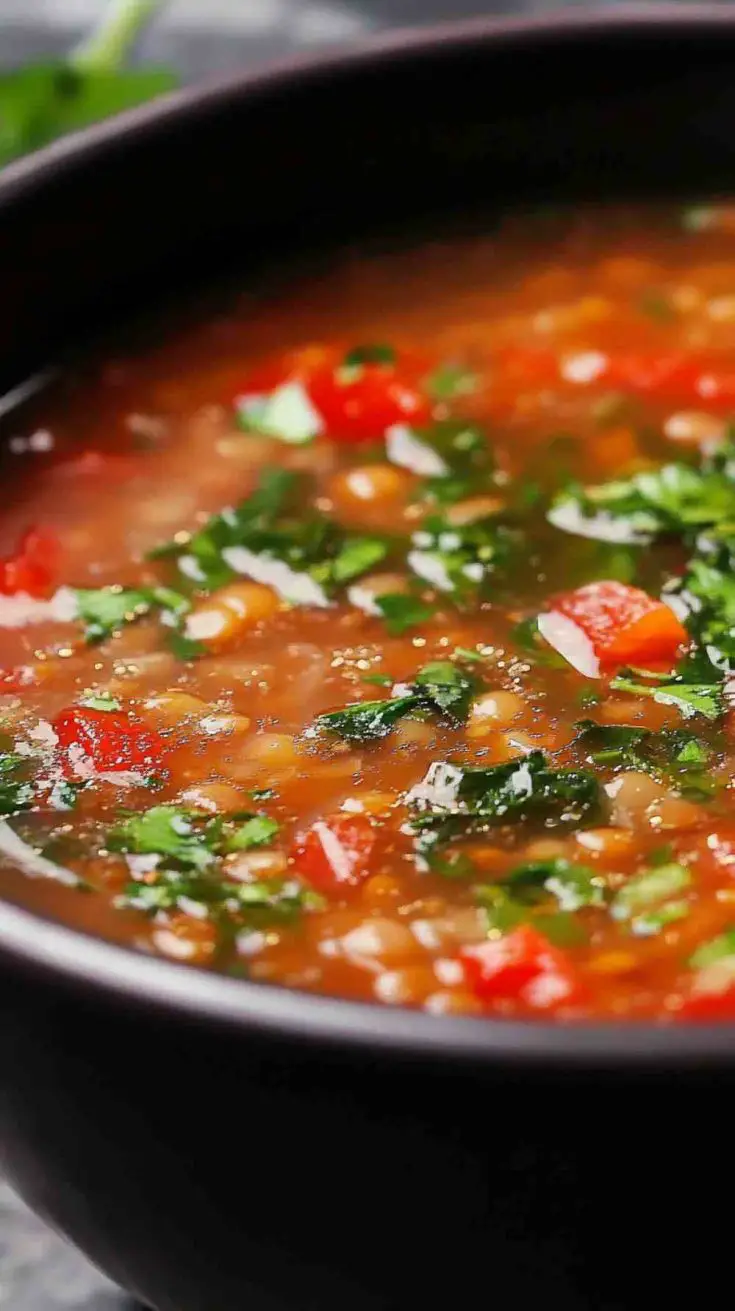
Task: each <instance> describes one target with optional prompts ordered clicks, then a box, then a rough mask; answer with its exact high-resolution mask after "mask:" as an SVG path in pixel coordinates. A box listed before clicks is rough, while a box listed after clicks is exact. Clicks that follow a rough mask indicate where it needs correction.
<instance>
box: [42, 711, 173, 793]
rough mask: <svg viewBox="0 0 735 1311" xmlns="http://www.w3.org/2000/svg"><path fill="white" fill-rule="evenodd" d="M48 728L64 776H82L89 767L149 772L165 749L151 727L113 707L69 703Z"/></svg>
mask: <svg viewBox="0 0 735 1311" xmlns="http://www.w3.org/2000/svg"><path fill="white" fill-rule="evenodd" d="M52 727H53V729H54V732H55V733H56V736H57V737H58V739H59V748H60V751H61V758H62V767H63V769H64V773H65V774H66V776H67V777H68V778H76V777H79V776H80V775H83V774H84V773H85V767H86V769H89V768H90V766H91V768H92V769H93V770H95V771H96V772H97V773H109V772H114V771H117V770H128V769H131V770H141V771H150V770H151V769H156V768H158V766H159V765H160V764H161V761H162V759H163V757H164V755H165V753H166V751H167V750H168V746H167V743H166V741H165V739H164V738H163V737H161V735H160V733H157V732H156V731H155V729H152V728H146V727H145V726H144V725H143V724H139V723H138V722H137V721H136V720H134V719H131V718H130V717H129V716H128V715H126V714H124V713H123V712H122V711H117V710H93V709H92V708H91V707H89V706H70V707H69V709H68V710H62V711H61V713H60V714H59V715H57V716H56V719H54V720H53V724H52Z"/></svg>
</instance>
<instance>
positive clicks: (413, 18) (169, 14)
mask: <svg viewBox="0 0 735 1311" xmlns="http://www.w3.org/2000/svg"><path fill="white" fill-rule="evenodd" d="M614 2H615V0H608V3H614ZM557 7H558V5H557V4H555V3H554V0H492V2H491V3H483V0H454V2H453V0H171V3H170V5H169V6H168V8H167V11H166V14H165V17H163V18H161V19H159V20H158V21H157V22H156V24H155V25H154V26H153V27H152V28H151V29H150V30H149V32H148V33H147V34H146V37H145V39H144V41H143V42H142V43H141V49H140V55H141V57H143V58H146V59H150V60H153V61H155V62H158V63H162V64H172V65H174V66H175V67H177V68H178V69H179V70H180V72H181V74H182V76H183V77H184V78H185V79H186V80H193V79H194V78H197V77H201V76H202V75H206V74H208V73H213V72H216V71H217V70H220V69H231V68H237V67H244V68H247V67H252V66H253V65H255V64H259V63H263V62H265V61H267V60H269V59H274V58H277V57H279V56H282V55H284V54H288V53H289V52H295V51H308V50H309V49H316V48H317V47H320V46H325V45H329V44H332V45H334V44H349V43H351V42H354V41H359V39H360V38H361V37H362V36H365V35H367V34H368V33H370V32H375V31H379V30H381V29H382V30H385V29H389V28H396V27H402V26H408V25H412V24H418V23H430V22H432V21H435V20H437V19H440V18H450V17H451V18H459V17H463V16H470V15H475V14H483V13H491V14H492V13H495V14H502V13H513V12H518V13H520V12H522V11H524V10H536V11H543V10H550V9H554V8H557ZM103 9H104V0H0V65H2V64H4V65H14V64H17V63H20V62H21V61H23V60H25V59H31V58H38V57H43V56H45V55H48V54H50V53H54V52H59V51H61V50H64V49H66V48H68V46H69V45H71V44H73V43H74V42H75V41H76V40H77V39H78V38H79V36H80V35H81V34H82V33H83V32H84V31H85V30H88V28H89V26H90V25H91V24H92V23H93V22H94V21H95V18H96V17H97V16H99V14H100V13H101V12H102V10H103ZM0 1311H132V1308H131V1304H130V1303H129V1302H128V1300H127V1299H126V1298H124V1297H122V1296H121V1295H120V1294H119V1293H117V1292H116V1291H115V1290H114V1289H113V1288H112V1287H111V1286H110V1285H109V1284H108V1283H107V1281H106V1280H104V1279H103V1278H102V1277H101V1276H100V1275H98V1274H97V1273H96V1271H94V1270H92V1269H91V1268H90V1267H89V1266H88V1265H87V1263H86V1262H85V1261H84V1260H83V1259H82V1258H81V1257H80V1256H78V1255H77V1253H76V1252H74V1251H73V1250H72V1249H71V1248H69V1247H68V1246H67V1245H66V1244H65V1243H63V1242H62V1241H61V1240H60V1239H58V1238H56V1237H55V1236H54V1235H52V1234H51V1233H49V1231H48V1230H47V1229H46V1228H45V1226H44V1225H42V1224H41V1223H40V1222H39V1221H37V1220H36V1219H35V1218H34V1217H33V1216H31V1215H30V1214H29V1213H28V1211H27V1210H26V1209H25V1207H23V1206H22V1205H21V1203H20V1202H18V1201H17V1199H16V1198H15V1197H14V1196H13V1194H12V1193H11V1191H10V1189H9V1188H8V1187H7V1186H6V1185H3V1183H2V1181H0ZM213 1311H214V1308H213Z"/></svg>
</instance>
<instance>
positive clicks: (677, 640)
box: [553, 581, 688, 665]
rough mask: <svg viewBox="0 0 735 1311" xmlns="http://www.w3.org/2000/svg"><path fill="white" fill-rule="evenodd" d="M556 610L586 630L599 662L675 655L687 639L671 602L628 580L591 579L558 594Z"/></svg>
mask: <svg viewBox="0 0 735 1311" xmlns="http://www.w3.org/2000/svg"><path fill="white" fill-rule="evenodd" d="M553 611H554V612H555V613H557V614H562V615H564V616H565V618H567V619H571V621H572V622H573V623H574V624H576V625H577V627H578V628H580V629H581V630H582V632H583V633H584V635H585V637H586V638H587V639H588V640H589V642H590V643H591V644H592V648H593V650H594V653H595V655H596V656H597V658H598V660H599V661H600V663H601V664H607V665H624V664H630V663H633V664H643V663H645V662H646V661H656V660H661V661H667V660H673V658H674V657H675V655H676V652H677V650H678V648H679V647H680V646H681V645H682V644H683V643H685V642H686V641H687V640H688V638H687V632H686V629H685V628H684V626H683V624H681V623H680V621H679V620H678V619H677V617H676V615H675V614H674V612H673V610H671V609H670V608H669V606H667V605H665V604H664V602H663V601H656V600H654V599H653V598H652V597H650V596H648V594H647V593H646V592H643V591H641V589H640V588H639V587H629V586H628V584H627V583H617V582H613V581H606V582H599V583H588V584H587V586H586V587H578V588H577V589H576V591H574V592H568V593H567V594H566V595H565V596H561V597H559V598H558V599H557V600H556V601H555V602H554V605H553Z"/></svg>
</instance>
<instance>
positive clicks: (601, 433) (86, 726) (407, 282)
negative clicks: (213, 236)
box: [0, 205, 735, 1022]
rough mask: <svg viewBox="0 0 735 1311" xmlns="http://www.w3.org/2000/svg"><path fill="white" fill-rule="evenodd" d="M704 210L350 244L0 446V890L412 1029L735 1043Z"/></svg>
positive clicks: (718, 332) (94, 378) (729, 633)
mask: <svg viewBox="0 0 735 1311" xmlns="http://www.w3.org/2000/svg"><path fill="white" fill-rule="evenodd" d="M732 414H735V209H732V208H729V207H728V206H725V205H720V206H715V207H711V208H705V207H700V208H697V209H687V210H681V209H676V210H674V209H671V210H668V211H667V212H665V213H662V212H660V211H656V212H650V211H643V210H637V211H630V210H626V211H622V210H603V211H590V212H588V213H586V214H585V213H583V214H582V215H581V216H580V215H574V216H569V215H567V216H564V215H559V214H554V215H545V216H537V217H535V218H534V217H531V218H526V219H522V220H517V221H516V222H514V223H513V224H512V225H504V226H502V227H501V228H499V229H497V230H494V231H492V232H490V233H489V234H488V233H485V234H483V235H482V236H481V237H478V236H471V237H468V236H464V237H458V238H452V239H448V240H447V241H446V242H437V243H434V244H427V245H425V246H423V247H421V248H419V249H416V250H414V251H413V252H410V253H406V252H405V251H404V252H389V253H383V254H381V255H379V256H376V255H365V254H364V253H363V254H361V255H360V256H359V257H358V256H354V257H352V256H350V255H349V254H346V255H344V256H343V257H342V258H341V259H340V260H339V261H337V262H336V263H335V264H334V265H333V266H332V267H331V269H330V270H329V271H327V272H323V273H322V274H321V275H318V274H316V273H314V274H312V275H311V277H310V278H309V279H305V278H302V279H299V278H297V277H295V276H294V278H292V279H291V282H290V286H289V289H288V292H287V293H283V292H277V291H271V292H270V294H268V295H267V296H266V295H263V296H257V297H256V296H253V295H251V296H249V297H247V298H244V299H242V300H241V301H239V302H238V303H237V304H236V305H235V307H234V308H229V309H228V311H227V312H226V313H224V314H223V313H219V314H218V315H217V316H213V315H211V316H210V317H209V318H208V319H206V321H205V320H204V319H202V320H200V321H198V322H197V323H195V324H194V326H191V325H189V326H184V327H183V328H181V329H180V330H179V331H178V332H171V331H170V330H169V329H168V328H167V329H166V330H165V331H163V330H158V331H157V332H156V331H151V332H149V333H148V340H147V342H146V345H145V347H143V346H141V345H140V343H138V344H137V345H136V346H135V347H131V348H130V349H128V350H126V351H123V352H121V351H118V352H117V354H115V356H114V358H107V359H105V361H104V362H103V363H101V364H95V363H92V364H89V365H88V366H86V368H85V369H83V370H78V371H76V372H70V373H69V374H68V375H66V376H64V377H63V378H62V379H60V380H59V381H57V382H56V383H55V384H54V386H53V388H51V389H50V390H49V391H48V392H47V394H46V395H45V396H44V397H42V398H41V399H40V400H37V401H35V402H33V403H30V404H28V405H27V406H26V407H25V408H24V409H23V410H20V411H17V412H16V413H15V414H13V415H12V416H11V417H10V418H9V419H8V420H6V424H5V427H6V443H5V444H6V446H7V453H6V455H5V456H4V460H5V468H4V477H5V480H6V485H9V484H10V483H11V481H12V485H13V487H14V489H15V490H14V496H13V500H12V503H9V504H8V505H7V507H6V509H5V511H4V515H3V521H2V541H1V542H0V547H1V548H2V556H3V558H2V560H1V561H0V665H1V666H2V670H3V673H2V675H1V676H0V729H1V732H2V736H1V737H0V748H1V754H0V813H1V814H2V819H0V849H1V850H2V856H1V857H0V894H1V895H2V896H4V897H5V898H6V899H7V900H9V901H16V902H20V903H23V904H25V905H28V906H31V907H32V908H33V909H34V910H36V911H38V912H39V913H41V914H44V915H47V916H51V917H54V918H57V919H61V920H64V921H67V922H69V923H71V924H73V925H75V926H77V927H79V928H81V929H83V930H86V931H89V932H92V933H96V934H101V935H104V936H106V937H109V938H112V939H115V940H117V941H122V942H125V943H128V944H131V945H133V946H135V947H137V948H139V949H140V950H143V951H147V952H152V953H158V954H161V955H164V956H167V957H169V958H171V959H174V960H176V961H182V962H189V963H191V964H193V965H197V966H200V967H206V968H211V969H218V970H222V971H226V972H229V973H232V974H237V975H242V976H244V977H247V978H250V979H253V980H258V981H262V982H263V983H270V984H281V985H285V986H287V987H292V988H299V989H307V990H312V991H316V992H326V993H333V994H337V995H340V996H349V997H355V998H362V999H366V1000H367V999H369V1000H372V1001H376V1002H382V1003H384V1004H387V1005H396V1004H398V1005H401V1004H403V1005H410V1006H418V1007H424V1008H426V1009H427V1010H428V1011H430V1012H432V1013H434V1014H458V1015H485V1016H496V1017H497V1016H505V1017H536V1016H541V1017H547V1018H549V1019H554V1020H580V1019H596V1018H604V1019H617V1018H621V1017H623V1018H630V1019H650V1018H655V1019H658V1020H662V1021H668V1022H692V1021H708V1020H719V1019H735V791H734V789H735V577H734V575H733V563H734V562H735V442H734V441H733V437H732V435H731V430H730V427H729V417H730V416H731V415H732Z"/></svg>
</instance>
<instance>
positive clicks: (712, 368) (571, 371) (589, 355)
mask: <svg viewBox="0 0 735 1311" xmlns="http://www.w3.org/2000/svg"><path fill="white" fill-rule="evenodd" d="M496 376H497V379H498V384H499V387H500V390H501V392H504V391H505V390H506V389H507V387H508V386H509V385H511V386H512V385H515V386H516V387H517V388H519V389H523V390H531V389H533V388H536V387H539V388H540V387H553V386H559V385H564V384H569V385H572V386H580V387H590V386H594V387H605V388H606V389H607V390H613V391H622V392H632V393H634V394H638V395H641V396H651V397H653V398H655V399H658V400H661V401H663V402H665V403H667V404H672V405H689V404H697V403H699V404H702V403H704V404H705V405H706V406H707V408H714V409H719V410H723V411H729V410H731V409H732V408H733V406H735V367H733V364H732V361H731V358H730V357H729V356H728V355H725V354H724V353H723V352H721V351H699V352H694V353H692V352H689V351H687V352H681V351H671V352H668V353H665V354H660V353H656V354H653V353H650V354H647V353H644V352H623V353H618V352H613V353H611V354H608V353H607V352H605V351H597V350H595V349H591V350H578V351H574V352H573V353H569V352H567V353H564V354H555V353H554V352H553V351H548V350H532V349H528V348H526V347H517V348H516V347H510V348H508V349H506V350H505V351H502V352H500V353H499V355H498V357H497V360H496Z"/></svg>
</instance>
